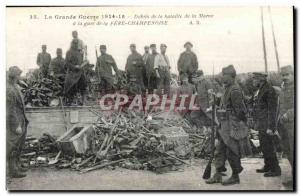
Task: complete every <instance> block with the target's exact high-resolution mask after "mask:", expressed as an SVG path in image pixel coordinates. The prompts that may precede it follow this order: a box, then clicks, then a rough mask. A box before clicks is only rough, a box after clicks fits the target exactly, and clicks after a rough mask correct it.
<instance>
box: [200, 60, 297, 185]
mask: <svg viewBox="0 0 300 196" xmlns="http://www.w3.org/2000/svg"><path fill="white" fill-rule="evenodd" d="M280 74H281V77H282V80H283V82H282V86H281V89H280V92H277V91H276V88H275V87H273V86H272V85H271V84H270V82H269V81H268V74H267V73H261V72H254V73H252V81H253V87H254V88H255V92H254V94H253V95H252V97H251V103H252V106H251V107H252V109H253V111H252V112H253V114H252V117H253V123H250V122H249V121H248V119H249V116H248V109H249V108H248V106H249V105H248V104H245V97H244V93H243V91H242V89H241V88H240V86H239V85H238V84H237V83H236V82H235V78H236V71H235V69H234V67H233V66H232V65H230V66H227V67H224V68H223V69H222V83H223V87H224V93H223V95H222V96H221V99H220V103H219V105H218V106H217V108H218V109H217V112H216V113H217V117H218V120H219V126H218V128H217V138H218V144H217V145H216V153H215V167H216V173H215V174H214V175H213V177H211V178H210V179H208V180H207V181H206V183H208V184H213V183H222V184H223V185H232V184H239V183H240V179H239V174H240V173H241V172H242V171H243V167H242V165H241V157H243V156H247V155H249V154H250V153H251V148H250V145H249V138H248V136H249V128H253V129H254V130H257V131H258V133H259V135H258V137H259V142H260V149H261V152H262V154H263V158H264V165H263V167H262V168H259V169H257V170H256V172H257V173H263V175H264V177H276V176H280V175H281V168H280V166H279V161H278V157H277V154H276V145H278V144H276V141H278V140H277V139H278V138H280V143H281V145H282V146H283V148H284V152H285V154H286V156H287V158H288V160H289V163H290V165H291V168H292V175H293V171H294V140H295V138H294V107H295V105H294V73H293V69H292V66H290V65H289V66H284V67H282V68H281V72H280ZM226 160H228V162H229V165H230V167H231V170H232V175H231V177H230V178H228V179H226V180H222V176H223V175H224V174H223V172H225V171H226V170H227V169H226V167H225V161H226ZM283 184H284V185H286V186H292V185H293V182H292V181H287V182H283Z"/></svg>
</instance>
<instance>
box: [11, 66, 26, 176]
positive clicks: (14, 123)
mask: <svg viewBox="0 0 300 196" xmlns="http://www.w3.org/2000/svg"><path fill="white" fill-rule="evenodd" d="M21 73H22V71H21V70H20V69H19V68H18V67H17V66H13V67H10V68H9V70H8V81H7V86H6V150H7V151H6V163H7V171H8V175H9V176H10V177H13V178H22V177H25V176H26V174H25V173H23V172H24V171H25V170H24V168H22V167H21V165H20V162H19V159H20V156H21V151H22V149H23V147H24V144H25V139H26V134H27V125H28V120H27V118H26V115H25V108H24V102H23V98H22V95H21V92H20V91H19V89H18V86H17V82H18V80H19V78H20V75H21Z"/></svg>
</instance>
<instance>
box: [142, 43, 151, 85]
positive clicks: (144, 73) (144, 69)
mask: <svg viewBox="0 0 300 196" xmlns="http://www.w3.org/2000/svg"><path fill="white" fill-rule="evenodd" d="M149 49H150V48H149V46H145V47H144V51H145V53H144V54H143V62H144V67H143V78H144V85H145V88H146V89H147V88H148V79H147V73H146V63H147V61H148V58H149V56H150V52H149Z"/></svg>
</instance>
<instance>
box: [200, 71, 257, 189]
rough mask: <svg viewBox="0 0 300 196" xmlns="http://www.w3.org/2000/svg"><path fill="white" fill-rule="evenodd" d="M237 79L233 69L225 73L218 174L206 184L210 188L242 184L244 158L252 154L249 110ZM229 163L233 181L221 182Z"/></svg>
mask: <svg viewBox="0 0 300 196" xmlns="http://www.w3.org/2000/svg"><path fill="white" fill-rule="evenodd" d="M235 77H236V71H235V68H234V67H233V65H229V66H227V67H224V68H223V69H222V82H223V84H224V87H225V93H224V95H223V96H222V98H221V105H220V109H219V110H218V111H217V115H218V119H219V121H220V128H219V129H218V131H217V133H216V135H217V138H218V141H219V144H218V145H219V146H218V147H219V148H218V151H217V153H216V154H215V167H216V173H215V174H214V175H213V177H212V178H210V179H208V180H207V181H206V183H207V184H213V183H222V185H233V184H239V183H240V178H239V174H240V173H241V172H242V171H243V167H242V165H241V157H242V155H243V154H250V153H251V149H250V144H249V140H248V127H247V125H246V113H247V109H246V106H245V103H244V97H243V93H242V90H241V89H240V87H239V86H238V85H237V84H236V83H235ZM226 160H228V162H229V165H230V167H231V170H232V175H231V177H230V178H228V179H226V180H222V172H223V171H224V165H225V161H226ZM203 178H205V176H203Z"/></svg>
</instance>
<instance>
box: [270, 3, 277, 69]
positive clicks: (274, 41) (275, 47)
mask: <svg viewBox="0 0 300 196" xmlns="http://www.w3.org/2000/svg"><path fill="white" fill-rule="evenodd" d="M268 8H269V15H270V21H271V27H272V35H273V44H274V49H275V56H276V63H277V70H278V71H280V63H279V57H278V50H277V43H276V38H275V33H274V26H273V20H272V14H271V8H270V6H269V7H268Z"/></svg>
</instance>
